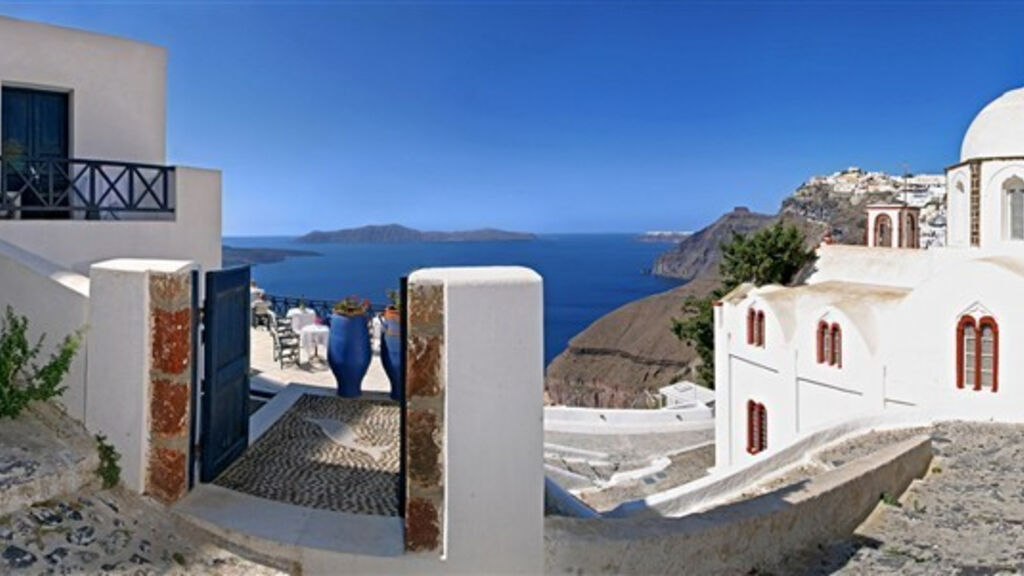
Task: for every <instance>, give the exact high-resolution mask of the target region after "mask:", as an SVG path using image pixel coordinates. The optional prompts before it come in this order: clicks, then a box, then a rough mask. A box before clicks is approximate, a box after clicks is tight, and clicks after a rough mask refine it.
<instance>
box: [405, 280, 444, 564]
mask: <svg viewBox="0 0 1024 576" xmlns="http://www.w3.org/2000/svg"><path fill="white" fill-rule="evenodd" d="M408 291H409V294H408V304H407V305H408V307H409V310H408V324H409V325H408V326H407V327H406V329H407V330H408V358H407V362H406V373H405V374H406V426H405V430H403V434H405V435H406V438H405V443H406V444H405V445H406V462H405V475H406V481H405V487H406V488H405V489H406V498H405V549H406V550H407V551H410V552H438V553H441V552H442V551H443V550H442V532H443V529H442V527H443V526H444V418H445V414H444V400H445V398H444V394H445V373H444V285H443V284H441V283H440V282H422V281H421V282H416V281H414V280H413V279H411V278H410V280H409V288H408Z"/></svg>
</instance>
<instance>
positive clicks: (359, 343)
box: [327, 314, 372, 398]
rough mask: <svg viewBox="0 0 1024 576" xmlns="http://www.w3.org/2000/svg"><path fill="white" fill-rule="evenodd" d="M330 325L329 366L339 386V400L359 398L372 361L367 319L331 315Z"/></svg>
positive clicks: (364, 317)
mask: <svg viewBox="0 0 1024 576" xmlns="http://www.w3.org/2000/svg"><path fill="white" fill-rule="evenodd" d="M329 322H330V331H331V333H330V337H329V338H328V341H327V365H328V366H330V367H331V372H332V373H334V379H335V380H336V381H337V382H338V396H343V397H345V398H357V397H359V395H360V393H361V392H362V383H363V377H364V376H366V370H367V369H368V368H369V367H370V358H371V357H372V352H371V351H370V331H369V329H368V328H367V325H366V315H365V314H360V315H358V316H344V315H342V314H331V316H330V319H329Z"/></svg>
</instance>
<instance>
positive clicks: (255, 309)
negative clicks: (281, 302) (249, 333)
mask: <svg viewBox="0 0 1024 576" xmlns="http://www.w3.org/2000/svg"><path fill="white" fill-rule="evenodd" d="M273 321H274V315H273V314H271V312H270V305H269V304H267V303H266V302H264V301H263V300H257V301H256V302H253V305H252V327H253V328H259V327H260V326H266V327H267V330H270V331H273V329H274V327H273V326H272V325H271V324H272V323H273Z"/></svg>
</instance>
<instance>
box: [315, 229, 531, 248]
mask: <svg viewBox="0 0 1024 576" xmlns="http://www.w3.org/2000/svg"><path fill="white" fill-rule="evenodd" d="M536 239H537V236H536V235H535V234H529V233H526V232H509V231H506V230H497V229H494V228H480V229H478V230H462V231H456V232H425V231H422V230H416V229H415V228H408V227H406V226H401V225H398V224H384V225H379V226H362V227H359V228H346V229H343V230H331V231H322V230H315V231H313V232H310V233H309V234H306V235H304V236H300V237H298V238H296V239H295V241H296V242H302V243H307V244H325V243H349V244H355V243H360V244H396V243H401V242H521V241H525V240H536Z"/></svg>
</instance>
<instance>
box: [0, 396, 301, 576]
mask: <svg viewBox="0 0 1024 576" xmlns="http://www.w3.org/2000/svg"><path fill="white" fill-rule="evenodd" d="M98 465H99V458H98V456H97V452H96V443H95V441H94V440H93V438H92V437H90V436H89V435H88V434H87V433H86V432H85V430H84V428H82V427H81V425H80V424H77V423H75V422H73V421H71V420H70V419H68V418H66V417H64V416H63V415H62V414H61V413H60V411H59V410H57V409H56V408H54V407H52V406H50V405H47V404H40V405H37V406H33V407H32V409H30V410H28V411H26V412H25V413H23V414H22V415H21V416H19V417H18V418H16V419H13V420H2V419H0V574H15V575H21V574H25V575H33V576H34V575H37V574H76V575H77V574H131V575H146V574H176V575H177V574H181V575H184V574H218V575H234V574H239V575H241V574H253V575H256V576H261V575H265V574H266V575H269V574H281V572H280V571H278V570H277V569H275V568H271V567H267V566H263V565H261V564H258V563H255V562H252V561H250V560H246V559H244V558H242V557H240V556H238V555H236V554H234V553H233V552H231V551H229V550H227V549H225V548H222V547H221V546H220V545H219V544H218V543H217V542H215V541H213V540H212V539H210V538H209V537H206V536H205V535H204V534H203V533H200V532H197V531H196V530H195V529H194V528H191V527H190V526H188V525H186V524H184V523H183V522H182V521H180V520H179V519H178V518H177V517H176V516H175V515H173V514H172V513H171V512H170V511H169V510H168V509H167V508H165V507H163V506H161V505H159V504H156V503H153V502H150V501H149V500H147V499H145V498H142V497H140V496H137V495H135V494H132V493H129V492H127V491H125V490H122V489H119V488H116V489H113V490H102V489H100V488H99V484H100V481H99V478H98V476H97V475H96V473H95V470H96V468H97V466H98Z"/></svg>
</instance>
